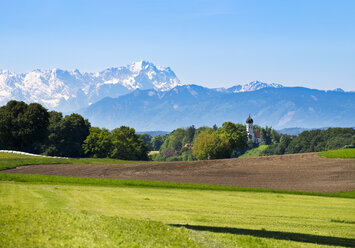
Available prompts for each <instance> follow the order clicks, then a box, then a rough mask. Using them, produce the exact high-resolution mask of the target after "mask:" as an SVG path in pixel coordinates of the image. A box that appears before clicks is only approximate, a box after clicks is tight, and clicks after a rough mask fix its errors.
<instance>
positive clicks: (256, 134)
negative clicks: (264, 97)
mask: <svg viewBox="0 0 355 248" xmlns="http://www.w3.org/2000/svg"><path fill="white" fill-rule="evenodd" d="M245 122H246V125H245V126H246V129H247V136H248V141H252V142H253V143H258V144H260V143H261V142H262V139H261V134H260V131H254V120H253V118H251V117H250V114H249V117H248V118H247V120H246V121H245Z"/></svg>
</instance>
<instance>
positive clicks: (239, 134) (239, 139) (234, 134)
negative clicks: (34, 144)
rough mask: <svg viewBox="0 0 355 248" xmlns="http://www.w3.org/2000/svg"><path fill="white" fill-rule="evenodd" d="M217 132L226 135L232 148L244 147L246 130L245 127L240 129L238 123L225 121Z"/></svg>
mask: <svg viewBox="0 0 355 248" xmlns="http://www.w3.org/2000/svg"><path fill="white" fill-rule="evenodd" d="M242 130H243V131H242ZM217 132H218V133H221V134H224V135H225V136H226V137H227V139H228V142H229V144H230V147H231V149H232V150H234V149H245V148H246V147H247V135H246V131H245V128H243V129H241V127H240V125H238V124H234V123H232V122H225V123H223V125H222V127H220V128H219V129H218V130H217Z"/></svg>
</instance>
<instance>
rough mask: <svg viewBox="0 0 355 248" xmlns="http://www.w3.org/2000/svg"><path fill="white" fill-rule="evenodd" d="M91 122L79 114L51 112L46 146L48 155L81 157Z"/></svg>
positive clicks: (45, 149) (45, 150)
mask: <svg viewBox="0 0 355 248" xmlns="http://www.w3.org/2000/svg"><path fill="white" fill-rule="evenodd" d="M89 129H90V123H89V121H88V120H87V119H84V118H83V117H82V116H81V115H79V114H71V115H67V116H65V117H64V118H63V117H62V114H61V113H58V112H55V111H52V112H50V125H49V136H48V142H47V144H46V146H45V148H44V153H45V154H47V155H56V156H66V157H81V156H83V155H84V152H83V149H82V144H83V142H84V140H85V139H86V137H87V136H88V135H89Z"/></svg>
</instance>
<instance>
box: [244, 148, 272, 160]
mask: <svg viewBox="0 0 355 248" xmlns="http://www.w3.org/2000/svg"><path fill="white" fill-rule="evenodd" d="M267 147H268V145H260V146H258V147H256V148H253V149H250V150H248V151H246V152H245V153H244V154H243V155H241V156H239V158H252V157H259V156H261V154H262V152H263V151H264V150H265V149H266V148H267Z"/></svg>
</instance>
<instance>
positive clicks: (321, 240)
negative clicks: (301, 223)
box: [171, 224, 355, 247]
mask: <svg viewBox="0 0 355 248" xmlns="http://www.w3.org/2000/svg"><path fill="white" fill-rule="evenodd" d="M171 226H174V227H185V228H187V229H191V230H196V231H209V232H215V233H230V234H239V235H250V236H254V237H260V238H271V239H279V240H291V241H297V242H304V243H312V244H319V245H335V246H343V247H355V239H350V238H337V237H329V236H319V235H313V234H303V233H291V232H278V231H266V230H253V229H243V228H232V227H214V226H193V225H180V224H172V225H171Z"/></svg>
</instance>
